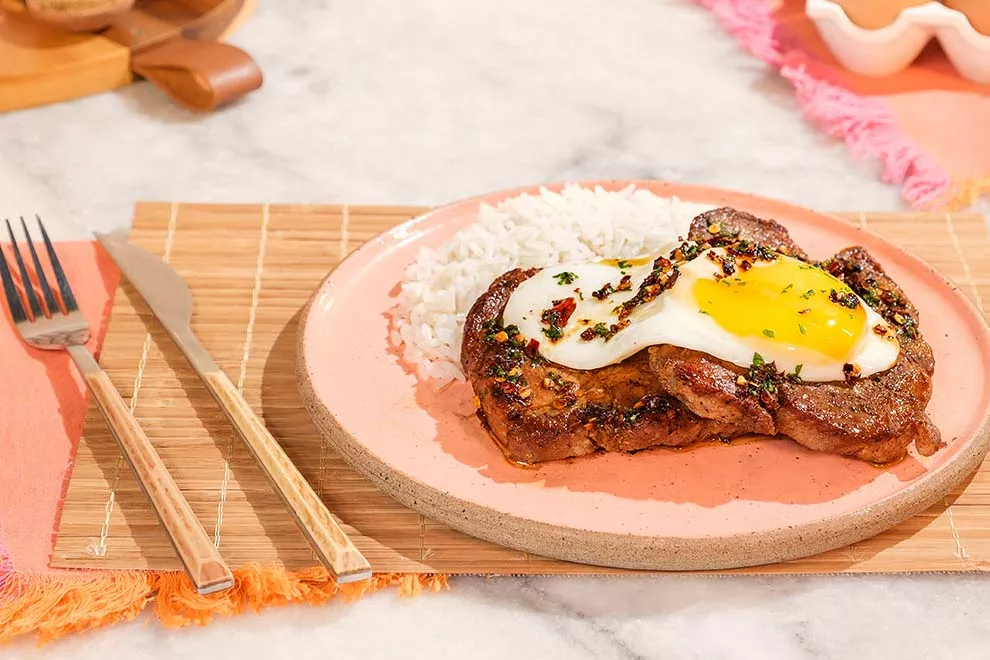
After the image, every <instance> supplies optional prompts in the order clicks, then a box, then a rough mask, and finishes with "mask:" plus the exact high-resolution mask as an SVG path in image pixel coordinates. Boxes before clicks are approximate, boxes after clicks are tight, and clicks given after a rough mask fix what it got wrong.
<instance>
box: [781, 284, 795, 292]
mask: <svg viewBox="0 0 990 660" xmlns="http://www.w3.org/2000/svg"><path fill="white" fill-rule="evenodd" d="M793 288H794V283H793V282H792V283H791V284H788V285H787V286H785V287H784V289H783V290H782V291H781V293H787V292H788V291H790V290H791V289H793Z"/></svg>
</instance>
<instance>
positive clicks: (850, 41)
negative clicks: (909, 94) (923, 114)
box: [805, 0, 990, 83]
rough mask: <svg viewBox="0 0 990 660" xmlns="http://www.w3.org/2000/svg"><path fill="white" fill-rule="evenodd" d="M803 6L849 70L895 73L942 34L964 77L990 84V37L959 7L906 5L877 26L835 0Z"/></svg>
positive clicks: (812, 1) (817, 0) (810, 0)
mask: <svg viewBox="0 0 990 660" xmlns="http://www.w3.org/2000/svg"><path fill="white" fill-rule="evenodd" d="M987 1H988V4H990V0H987ZM805 11H806V12H807V14H808V17H809V18H810V19H811V20H812V22H814V24H815V26H816V27H817V29H818V32H819V34H820V35H821V37H822V39H823V40H824V41H825V44H826V45H827V46H828V47H829V49H830V50H831V51H832V54H833V55H835V58H836V59H837V60H839V62H840V63H841V64H842V66H844V67H845V68H847V69H849V70H850V71H855V72H856V73H860V74H862V75H866V76H888V75H891V74H893V73H897V72H898V71H901V70H902V69H904V68H905V67H907V66H908V65H909V64H911V62H913V61H914V60H915V58H916V57H918V55H919V54H920V53H921V51H922V49H923V48H924V47H925V46H926V45H927V44H928V42H929V41H931V40H932V39H938V41H939V42H940V43H941V45H942V48H943V49H944V50H945V53H946V55H947V56H948V58H949V60H950V61H951V62H952V64H953V66H955V68H956V70H958V71H959V73H960V74H961V75H962V76H964V77H966V78H968V79H970V80H972V81H974V82H978V83H990V36H988V35H985V34H982V33H981V32H979V31H977V29H976V28H975V27H973V24H972V23H971V22H970V19H969V18H967V16H966V14H964V13H963V12H961V11H959V10H957V9H952V8H950V7H947V6H945V5H943V4H941V3H939V2H927V3H925V4H923V5H919V6H916V7H909V8H907V9H904V10H903V11H901V12H900V13H899V14H898V15H897V17H896V18H895V19H894V21H893V22H892V23H889V24H888V25H885V26H883V27H881V28H878V29H868V28H864V27H860V26H859V25H857V24H855V23H854V22H853V21H852V20H851V19H850V18H849V16H848V15H847V14H846V12H845V10H844V9H843V8H842V7H841V6H840V5H839V4H837V3H836V2H834V1H833V0H808V2H807V5H806V6H805Z"/></svg>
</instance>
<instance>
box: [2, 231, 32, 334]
mask: <svg viewBox="0 0 990 660" xmlns="http://www.w3.org/2000/svg"><path fill="white" fill-rule="evenodd" d="M0 280H3V292H4V294H5V295H6V297H7V305H8V306H9V307H10V315H11V316H12V317H13V318H14V323H24V322H25V321H27V319H28V316H27V312H25V311H24V303H22V302H21V294H20V293H18V291H17V287H15V286H14V278H13V277H11V275H10V264H8V263H7V257H6V256H4V254H3V249H0Z"/></svg>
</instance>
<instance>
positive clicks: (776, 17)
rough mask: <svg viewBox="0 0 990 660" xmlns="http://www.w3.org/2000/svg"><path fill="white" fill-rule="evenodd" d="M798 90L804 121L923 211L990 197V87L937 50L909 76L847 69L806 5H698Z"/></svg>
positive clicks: (720, 1)
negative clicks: (873, 167) (875, 169)
mask: <svg viewBox="0 0 990 660" xmlns="http://www.w3.org/2000/svg"><path fill="white" fill-rule="evenodd" d="M696 1H697V2H698V3H699V4H701V5H703V6H704V7H706V8H707V9H709V10H710V11H711V12H712V13H714V14H715V16H716V18H717V19H718V20H719V21H720V22H721V23H722V25H723V26H724V27H725V28H726V29H727V30H728V31H729V32H730V33H731V34H732V35H733V36H734V37H735V38H736V39H737V41H738V42H739V44H740V45H741V46H742V47H743V48H745V49H746V50H747V51H749V52H750V53H751V54H753V55H755V56H756V57H758V58H760V59H761V60H762V61H764V62H766V63H767V64H768V65H769V66H771V67H772V68H773V69H774V70H775V71H777V73H778V74H779V75H780V76H782V77H783V78H785V79H786V80H787V81H788V82H790V84H791V85H792V86H793V87H794V91H795V93H796V96H797V102H798V105H799V107H800V108H801V110H802V112H803V113H804V116H805V117H806V118H807V119H808V120H809V121H810V122H811V123H813V124H814V125H816V126H818V127H819V128H820V129H822V130H824V131H825V132H826V133H828V134H829V135H831V136H832V137H835V138H838V139H841V140H843V141H844V142H845V143H846V145H847V146H848V147H849V148H850V150H851V151H852V153H853V154H854V155H855V156H856V157H860V158H873V159H876V160H878V161H879V162H880V164H881V165H882V177H883V180H884V181H885V182H887V183H891V184H895V185H898V186H900V187H901V191H902V194H903V196H904V198H905V199H906V200H907V201H908V202H909V203H910V204H911V205H912V206H913V207H914V208H915V209H918V210H937V209H951V210H958V209H961V208H966V207H969V206H971V205H972V204H973V203H974V202H976V201H977V200H978V199H979V198H980V197H981V196H984V195H987V194H988V193H990V130H988V127H990V85H979V84H976V83H973V82H969V81H968V80H966V79H965V78H963V77H962V76H960V75H959V74H958V73H957V72H956V70H955V69H954V68H953V66H952V64H951V63H950V62H949V60H948V58H947V57H946V55H945V53H944V52H943V51H942V50H941V48H940V47H939V45H938V43H937V42H935V41H933V42H931V43H929V45H928V47H927V48H926V49H925V50H924V52H922V54H921V55H920V56H919V57H918V59H917V60H915V62H914V63H913V64H912V65H911V66H909V67H908V68H907V69H905V70H904V71H902V72H900V73H898V74H895V75H892V76H888V77H884V78H870V77H867V76H861V75H858V74H855V73H853V72H851V71H848V70H847V69H844V68H843V67H842V66H841V65H840V64H839V63H838V62H837V61H836V60H835V58H834V57H833V56H832V54H831V53H830V52H829V50H828V48H827V46H826V45H825V43H824V42H823V41H822V39H821V38H820V37H819V35H818V32H817V29H816V28H815V25H814V24H813V23H812V22H811V20H810V19H809V18H808V17H807V15H806V14H805V0H696Z"/></svg>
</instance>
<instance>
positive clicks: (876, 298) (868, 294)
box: [861, 287, 880, 307]
mask: <svg viewBox="0 0 990 660" xmlns="http://www.w3.org/2000/svg"><path fill="white" fill-rule="evenodd" d="M861 295H862V297H863V302H865V303H866V304H867V305H869V306H870V307H876V306H877V305H879V304H880V293H879V292H878V291H877V289H876V287H870V288H869V289H866V290H865V291H863V292H862V294H861Z"/></svg>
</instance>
